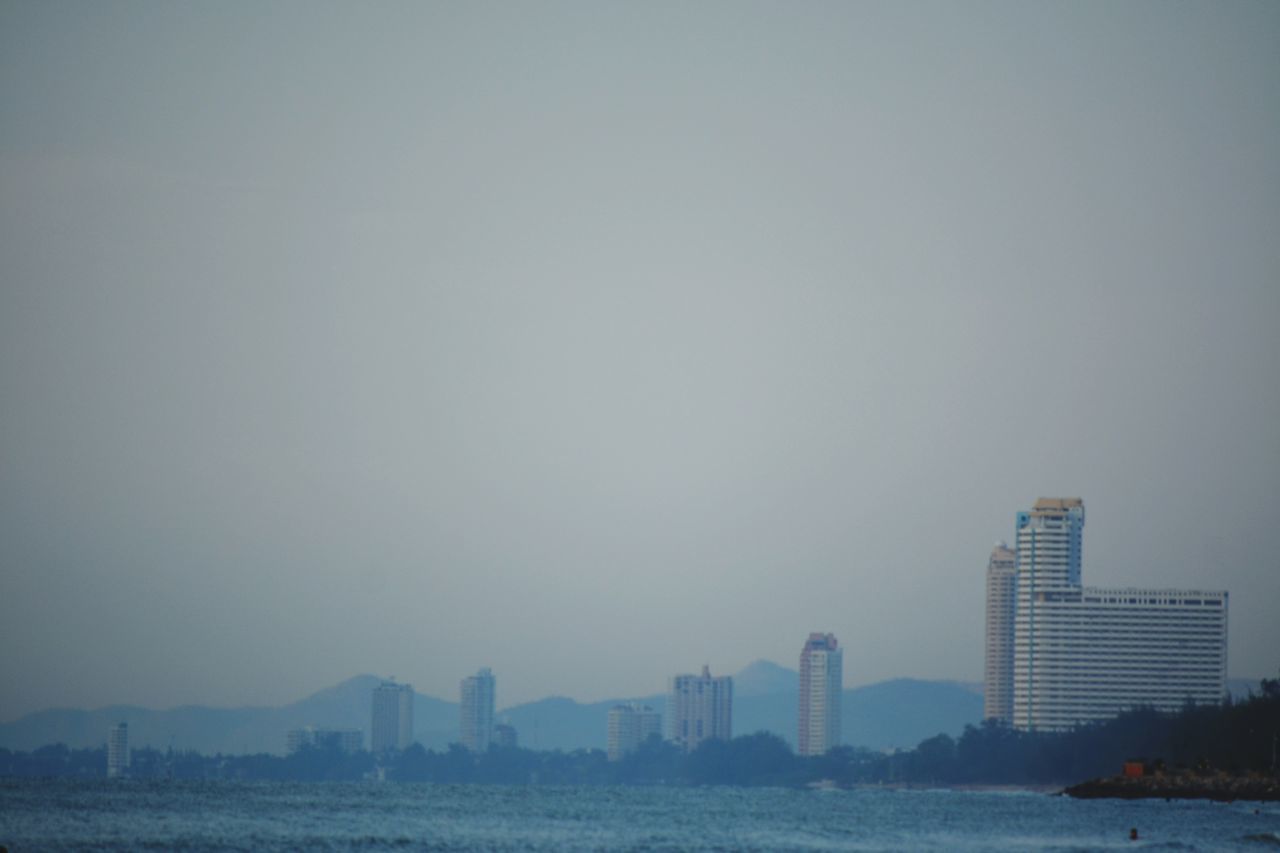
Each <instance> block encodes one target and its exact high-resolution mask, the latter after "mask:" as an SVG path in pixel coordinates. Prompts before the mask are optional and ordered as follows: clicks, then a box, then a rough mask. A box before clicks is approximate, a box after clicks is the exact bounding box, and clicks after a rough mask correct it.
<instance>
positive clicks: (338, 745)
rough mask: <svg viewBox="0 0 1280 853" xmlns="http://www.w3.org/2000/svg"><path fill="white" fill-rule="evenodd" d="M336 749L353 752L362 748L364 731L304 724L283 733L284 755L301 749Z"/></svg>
mask: <svg viewBox="0 0 1280 853" xmlns="http://www.w3.org/2000/svg"><path fill="white" fill-rule="evenodd" d="M308 748H311V749H336V750H339V751H341V752H346V753H354V752H359V751H360V750H362V749H364V732H362V731H361V730H360V729H317V728H314V727H313V726H306V727H305V728H301V729H290V730H289V732H288V733H287V734H286V735H285V745H284V752H285V755H293V754H294V753H295V752H298V751H299V750H302V749H308Z"/></svg>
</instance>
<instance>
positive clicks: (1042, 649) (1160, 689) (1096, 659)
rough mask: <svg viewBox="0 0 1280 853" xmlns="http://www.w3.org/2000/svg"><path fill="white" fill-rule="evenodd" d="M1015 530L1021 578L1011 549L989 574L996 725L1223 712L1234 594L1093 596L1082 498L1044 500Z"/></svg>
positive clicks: (1117, 591) (1051, 726)
mask: <svg viewBox="0 0 1280 853" xmlns="http://www.w3.org/2000/svg"><path fill="white" fill-rule="evenodd" d="M1016 528H1017V540H1016V542H1017V547H1016V569H1015V570H1014V572H1013V576H1012V578H1011V579H1009V578H1008V574H1007V569H1008V554H1007V552H1005V551H1004V549H1002V548H998V549H997V550H998V551H1001V552H1002V553H997V554H993V555H992V560H991V564H990V566H989V568H988V585H987V679H986V688H987V690H988V692H989V693H991V694H992V697H991V698H994V697H999V700H998V701H996V702H993V703H990V704H988V706H987V714H988V716H989V717H992V718H993V719H997V720H1001V721H1003V722H1006V723H1011V724H1012V725H1013V726H1014V727H1015V728H1017V729H1021V730H1024V731H1032V730H1036V731H1044V730H1048V731H1058V730H1063V729H1069V728H1072V727H1074V726H1076V725H1079V724H1081V723H1090V722H1095V721H1099V720H1106V719H1109V718H1111V717H1114V716H1116V715H1117V714H1119V713H1121V712H1122V711H1125V710H1128V709H1131V708H1136V707H1140V706H1150V707H1154V708H1156V709H1157V710H1160V711H1166V712H1172V711H1177V710H1179V709H1180V708H1182V707H1183V706H1184V705H1186V704H1187V703H1188V702H1192V703H1195V704H1218V703H1220V702H1221V701H1222V698H1223V695H1224V693H1225V691H1226V679H1227V593H1226V592H1224V591H1220V590H1215V591H1204V590H1175V589H1131V588H1101V587H1087V586H1084V585H1083V583H1082V577H1081V563H1082V560H1081V551H1082V546H1083V532H1084V503H1083V501H1081V500H1080V499H1079V498H1041V499H1040V500H1038V501H1036V503H1035V506H1034V507H1032V509H1031V510H1030V511H1027V512H1020V513H1018V515H1017V521H1016ZM1010 582H1011V586H1012V590H1010ZM1010 591H1012V593H1013V594H1012V595H1010V594H1009V593H1010ZM1009 648H1011V649H1012V654H1011V655H1010V654H1008V653H1007V651H1006V649H1009ZM1006 697H1007V698H1006Z"/></svg>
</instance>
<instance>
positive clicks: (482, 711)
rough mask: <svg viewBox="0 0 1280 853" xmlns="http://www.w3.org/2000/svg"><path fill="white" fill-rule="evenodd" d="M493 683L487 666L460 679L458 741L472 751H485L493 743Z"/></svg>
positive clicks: (491, 674)
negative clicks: (460, 698) (460, 699)
mask: <svg viewBox="0 0 1280 853" xmlns="http://www.w3.org/2000/svg"><path fill="white" fill-rule="evenodd" d="M494 683H495V680H494V677H493V673H492V672H490V671H489V669H488V667H486V668H484V669H482V670H480V671H479V672H477V673H476V674H475V675H472V676H470V677H469V678H464V679H462V686H461V689H462V701H461V703H460V705H461V707H460V709H459V710H460V713H461V717H462V719H461V731H460V733H459V735H460V736H459V741H460V742H461V743H462V745H463V746H465V747H466V748H467V749H469V750H471V751H472V752H485V751H487V750H488V749H489V744H491V743H493V698H494Z"/></svg>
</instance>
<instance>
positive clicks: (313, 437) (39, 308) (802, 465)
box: [0, 0, 1280, 719]
mask: <svg viewBox="0 0 1280 853" xmlns="http://www.w3.org/2000/svg"><path fill="white" fill-rule="evenodd" d="M1277 44H1280V4H1277V3H1275V2H1270V0H1267V2H1259V3H1246V2H1205V3H1190V2H1182V3H1169V2H1163V0H1161V2H1126V3H1116V2H1111V0H1106V2H1098V3H1090V2H1077V0H1072V2H1058V3H1047V2H1037V3H1026V2H1021V0H1017V2H1010V3H995V2H963V3H961V2H942V3H936V4H935V3H926V2H915V0H912V2H906V3H899V2H888V3H883V4H880V3H856V2H840V3H831V4H826V3H816V2H804V3H792V2H785V3H749V2H732V3H717V2H694V3H690V2H674V3H659V2H637V3H625V4H624V3H607V2H585V3H581V4H578V3H571V4H565V3H542V2H538V3H524V2H508V3H497V4H488V3H480V2H466V3H447V4H439V5H436V4H428V3H424V2H416V0H415V2H407V3H392V2H379V3H355V2H352V3H339V4H330V3H322V2H317V0H307V2H298V3H286V2H269V3H262V2H256V0H255V2H245V3H236V2H221V1H220V2H206V3H173V2H168V0H165V2H154V3H134V2H99V3H85V2H75V3H67V2H8V0H6V2H3V3H0V683H2V684H3V688H2V689H0V718H6V719H7V718H11V717H14V716H17V715H19V714H21V713H24V712H27V711H30V710H34V709H37V708H43V707H48V706H53V705H79V706H100V705H106V704H112V703H136V704H143V705H151V706H171V705H175V704H182V703H208V704H242V703H243V704H265V703H272V704H274V703H280V702H286V701H291V700H293V699H296V698H298V697H300V696H302V695H305V694H307V693H309V692H311V691H313V690H315V689H318V688H321V687H324V686H327V685H329V684H332V683H334V682H336V681H338V680H340V679H343V678H345V677H348V676H350V675H353V674H356V673H360V672H374V673H380V674H384V675H386V674H394V675H396V676H398V677H399V678H401V679H403V680H407V681H410V682H412V683H413V684H414V685H415V687H417V688H418V689H419V690H421V691H423V692H426V693H433V694H436V695H440V696H443V697H446V698H450V699H454V698H456V695H457V689H458V680H459V679H460V678H462V677H463V676H465V675H468V674H470V673H472V672H474V671H475V670H476V669H477V668H479V667H481V666H490V667H492V668H493V670H494V673H495V674H496V676H497V678H498V703H499V705H508V704H512V703H515V702H519V701H524V700H529V699H533V698H538V697H541V696H544V695H548V694H553V693H559V694H567V695H571V696H574V697H575V698H579V699H583V700H587V699H602V698H607V697H610V696H618V695H634V694H644V693H652V692H658V691H661V690H662V689H664V688H665V684H666V678H667V676H669V675H671V674H674V673H676V672H682V671H690V670H694V669H696V668H697V667H700V666H701V665H702V664H703V663H709V664H710V665H711V667H712V669H713V671H716V672H732V671H734V670H737V669H738V668H740V667H742V666H743V665H745V664H747V663H748V662H750V661H752V660H754V659H756V658H761V657H764V658H769V659H773V660H776V661H779V662H781V663H784V664H787V665H790V666H794V665H795V662H796V659H797V658H798V655H799V652H800V646H801V643H802V642H803V640H804V638H805V636H806V635H807V633H808V632H809V631H813V630H823V631H833V632H835V634H836V635H837V636H838V637H839V639H840V641H841V642H842V643H843V644H844V646H845V648H846V652H845V679H846V682H847V683H848V684H850V685H856V684H862V683H866V682H870V681H875V680H879V679H882V678H887V677H893V676H917V677H929V678H955V679H966V680H978V679H980V677H981V673H982V627H983V583H984V573H985V570H986V562H987V557H988V554H989V552H990V549H991V546H992V544H993V543H994V542H995V541H996V540H998V539H1011V538H1012V535H1013V519H1014V513H1015V512H1016V511H1018V510H1019V509H1025V508H1027V507H1029V506H1030V504H1031V503H1032V501H1034V500H1035V498H1037V497H1038V496H1042V495H1045V496H1057V495H1079V496H1081V497H1083V498H1084V500H1085V505H1086V507H1087V512H1088V516H1087V527H1086V529H1085V565H1084V574H1085V581H1086V583H1090V584H1096V585H1108V586H1118V585H1156V586H1165V587H1199V588H1210V589H1218V588H1225V589H1228V590H1229V591H1230V593H1231V613H1230V622H1231V628H1230V631H1231V633H1230V644H1231V645H1230V671H1231V674H1232V675H1233V676H1250V677H1257V676H1261V675H1267V674H1275V672H1276V671H1277V667H1280V617H1277V612H1278V608H1280V551H1277V549H1276V546H1275V537H1276V528H1277V519H1278V517H1280V512H1278V510H1277V495H1278V493H1280V51H1278V50H1277V47H1276V46H1277Z"/></svg>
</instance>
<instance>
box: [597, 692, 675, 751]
mask: <svg viewBox="0 0 1280 853" xmlns="http://www.w3.org/2000/svg"><path fill="white" fill-rule="evenodd" d="M661 734H662V715H661V714H659V713H658V712H657V711H655V710H653V709H652V708H650V707H649V706H648V705H637V704H634V703H633V704H630V705H614V706H613V707H612V708H610V709H609V742H608V746H609V760H610V761H621V760H622V758H623V756H625V755H627V754H628V753H631V752H635V751H636V750H637V749H639V748H640V744H642V743H644V742H645V741H646V740H647V739H648V738H649V736H650V735H661Z"/></svg>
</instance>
